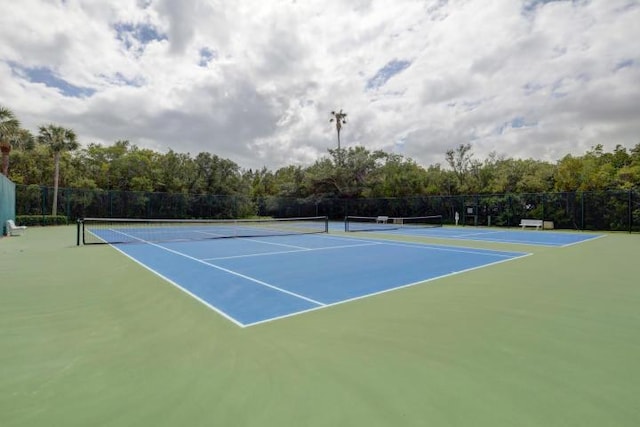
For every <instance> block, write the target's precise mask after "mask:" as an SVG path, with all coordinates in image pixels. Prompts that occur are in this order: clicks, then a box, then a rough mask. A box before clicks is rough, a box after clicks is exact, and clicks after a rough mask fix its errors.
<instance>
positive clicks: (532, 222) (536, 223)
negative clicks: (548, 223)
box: [520, 219, 542, 230]
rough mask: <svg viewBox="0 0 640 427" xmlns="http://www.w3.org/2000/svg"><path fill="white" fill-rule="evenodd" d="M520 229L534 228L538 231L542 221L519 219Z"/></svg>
mask: <svg viewBox="0 0 640 427" xmlns="http://www.w3.org/2000/svg"><path fill="white" fill-rule="evenodd" d="M520 227H522V228H525V227H535V228H536V230H540V229H541V228H542V220H541V219H521V220H520Z"/></svg>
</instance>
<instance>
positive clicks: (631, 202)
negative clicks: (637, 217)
mask: <svg viewBox="0 0 640 427" xmlns="http://www.w3.org/2000/svg"><path fill="white" fill-rule="evenodd" d="M631 230H633V190H631V189H630V190H629V233H631Z"/></svg>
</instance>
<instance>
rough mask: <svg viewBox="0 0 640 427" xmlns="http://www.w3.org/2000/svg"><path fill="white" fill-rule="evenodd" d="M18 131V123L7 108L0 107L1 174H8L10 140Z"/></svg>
mask: <svg viewBox="0 0 640 427" xmlns="http://www.w3.org/2000/svg"><path fill="white" fill-rule="evenodd" d="M19 129H20V122H19V121H18V119H16V116H15V115H14V114H13V112H12V111H11V110H9V109H8V108H4V107H0V151H1V152H2V174H3V175H4V176H7V175H8V173H9V153H10V152H11V140H12V138H13V137H14V136H15V134H16V133H17V132H18V130H19Z"/></svg>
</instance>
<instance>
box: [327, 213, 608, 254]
mask: <svg viewBox="0 0 640 427" xmlns="http://www.w3.org/2000/svg"><path fill="white" fill-rule="evenodd" d="M333 229H334V230H341V229H344V230H345V231H350V232H381V233H388V234H391V235H397V236H403V235H405V236H422V237H433V238H443V239H455V240H469V241H482V242H494V243H513V244H523V245H535V246H552V247H558V246H560V247H563V246H570V245H575V244H578V243H582V242H586V241H588V240H592V239H597V238H600V237H603V235H602V234H597V233H584V232H580V233H576V232H562V231H550V230H544V231H543V230H532V229H529V230H522V229H515V230H514V229H506V230H505V229H498V228H478V227H443V226H442V216H440V215H435V216H427V217H414V218H389V217H386V216H385V217H382V219H381V217H347V218H346V219H345V222H344V225H343V224H342V223H340V224H338V223H336V224H334V227H333Z"/></svg>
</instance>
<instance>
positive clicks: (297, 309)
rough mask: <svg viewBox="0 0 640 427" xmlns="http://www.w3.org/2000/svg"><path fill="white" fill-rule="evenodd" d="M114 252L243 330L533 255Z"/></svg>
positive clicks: (269, 245) (319, 246)
mask: <svg viewBox="0 0 640 427" xmlns="http://www.w3.org/2000/svg"><path fill="white" fill-rule="evenodd" d="M369 237H374V236H373V235H372V236H369ZM113 246H114V247H115V248H116V249H118V250H119V251H121V252H122V253H124V254H126V255H127V256H129V257H130V258H132V259H133V260H135V261H136V262H138V263H140V264H141V265H143V266H144V267H146V268H147V269H149V270H151V271H153V272H154V273H156V274H158V275H159V276H161V277H163V278H164V279H166V280H167V281H169V282H170V283H172V284H173V285H175V286H176V287H177V288H179V289H180V290H182V291H184V292H186V293H188V294H189V295H191V296H193V297H194V298H196V299H198V300H199V301H201V302H202V303H204V304H206V305H207V306H209V307H211V308H212V309H214V310H215V311H217V312H218V313H220V314H221V315H222V316H224V317H226V318H227V319H229V320H231V321H232V322H234V323H236V324H237V325H239V326H243V327H246V326H251V325H256V324H259V323H264V322H268V321H271V320H275V319H279V318H283V317H288V316H292V315H296V314H300V313H304V312H308V311H311V310H317V309H320V308H326V307H329V306H332V305H335V304H340V303H344V302H347V301H352V300H355V299H359V298H363V297H366V296H371V295H375V294H380V293H383V292H388V291H391V290H394V289H399V288H403V287H407V286H412V285H416V284H418V283H421V282H424V281H428V280H434V279H437V278H440V277H444V276H449V275H452V274H457V273H462V272H465V271H469V270H473V269H477V268H481V267H486V266H489V265H492V264H497V263H501V262H505V261H509V260H513V259H516V258H520V257H523V256H526V255H528V254H526V253H522V252H501V251H493V250H483V249H471V248H456V247H451V246H440V245H427V244H414V243H401V242H391V241H386V240H362V239H354V238H349V237H342V236H332V235H329V234H315V235H294V236H273V237H260V238H231V239H213V240H201V241H182V242H168V243H127V244H116V245H113Z"/></svg>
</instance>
